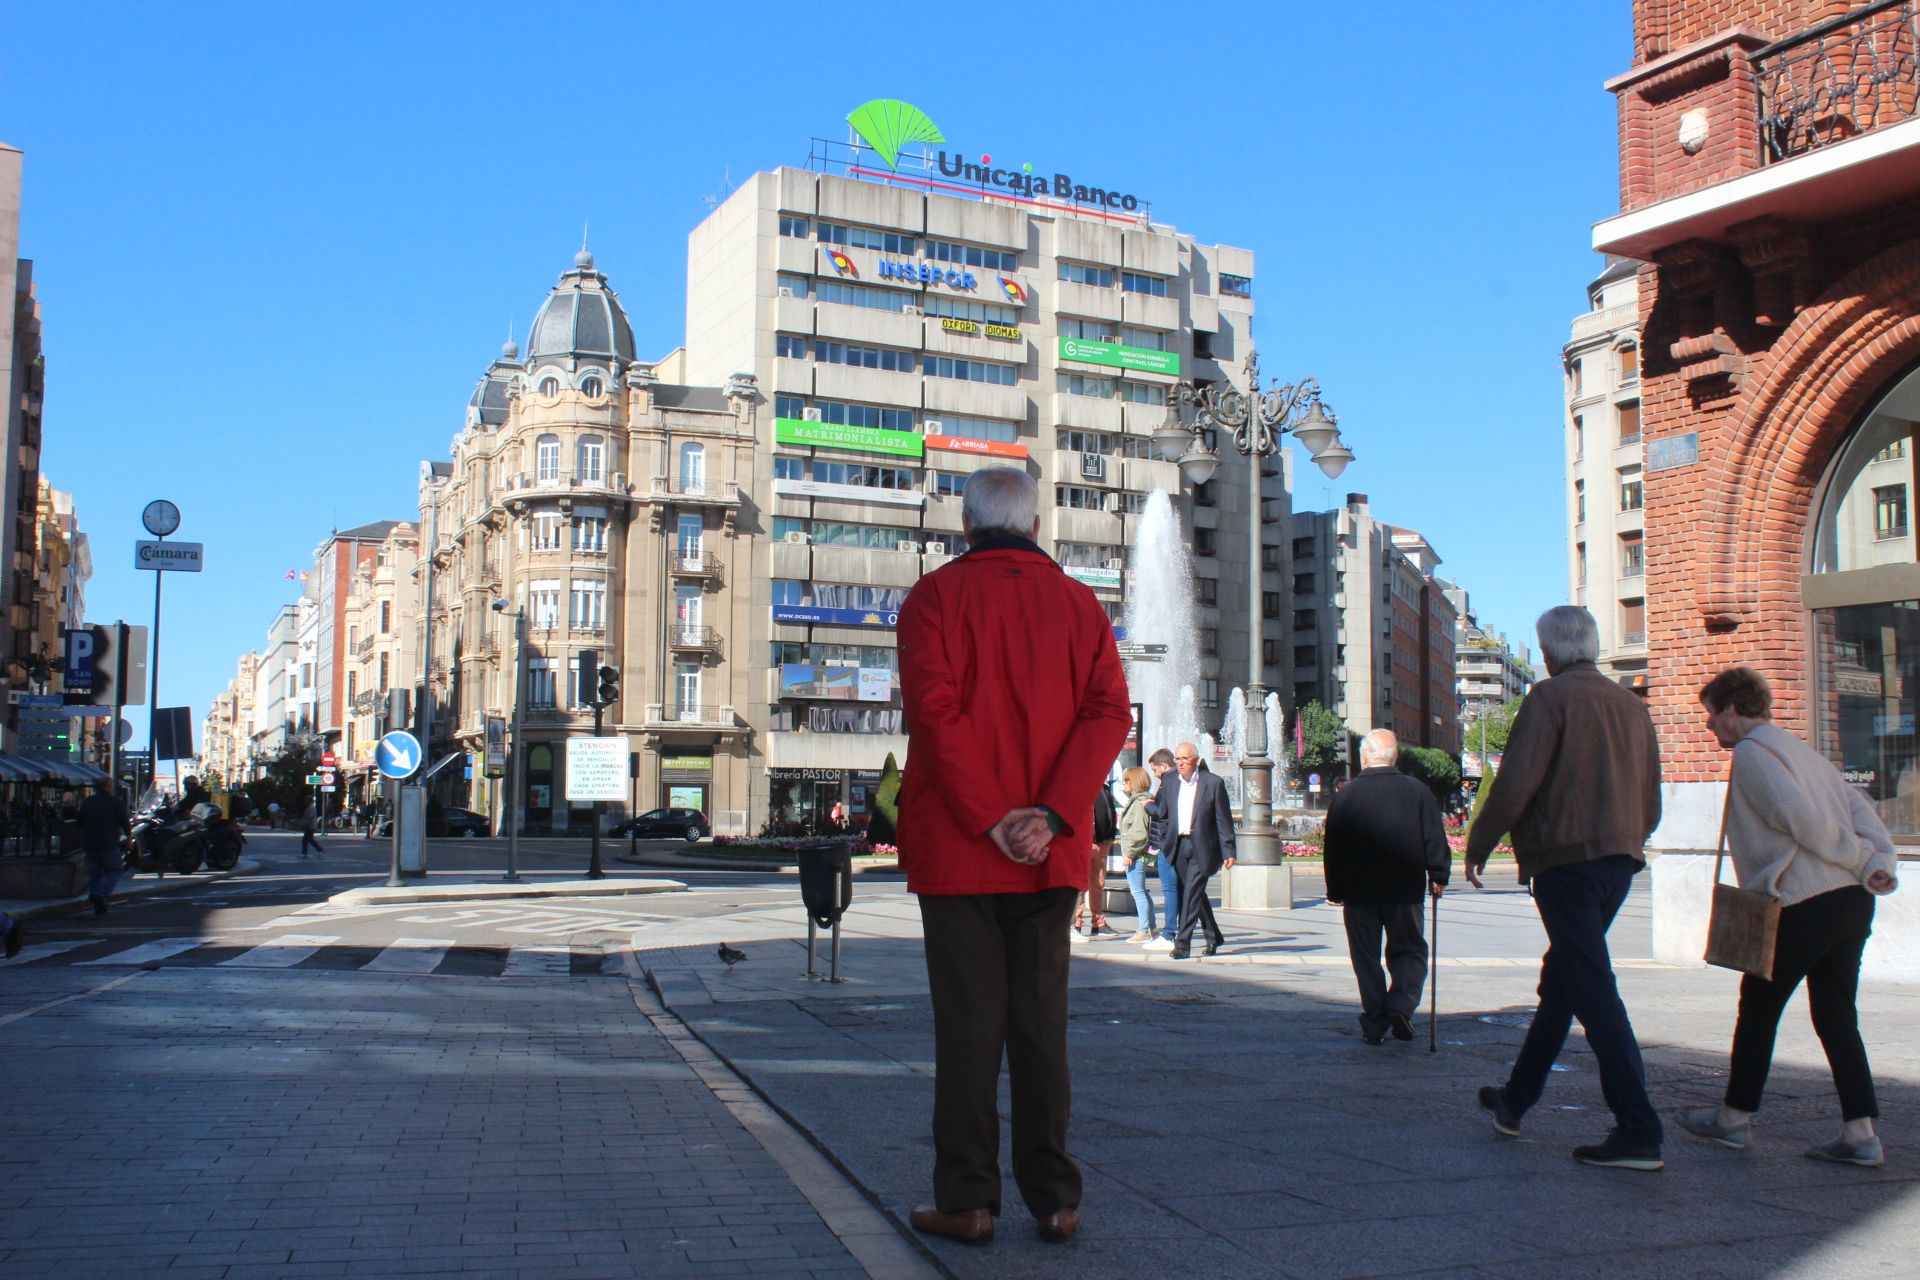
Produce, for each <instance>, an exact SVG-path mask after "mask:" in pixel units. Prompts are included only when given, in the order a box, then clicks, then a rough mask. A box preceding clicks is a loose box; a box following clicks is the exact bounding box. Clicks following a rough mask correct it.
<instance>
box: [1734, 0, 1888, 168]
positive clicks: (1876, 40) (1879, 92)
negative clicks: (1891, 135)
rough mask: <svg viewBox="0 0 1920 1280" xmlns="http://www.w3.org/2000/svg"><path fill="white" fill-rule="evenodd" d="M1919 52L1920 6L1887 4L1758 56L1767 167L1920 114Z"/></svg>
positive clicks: (1857, 12)
mask: <svg viewBox="0 0 1920 1280" xmlns="http://www.w3.org/2000/svg"><path fill="white" fill-rule="evenodd" d="M1917 45H1920V0H1881V2H1880V3H1878V4H1869V5H1865V6H1863V7H1862V8H1859V9H1856V10H1854V11H1853V12H1851V13H1846V14H1842V15H1840V16H1839V17H1837V18H1833V19H1830V20H1828V21H1826V22H1822V23H1819V24H1817V25H1815V26H1812V27H1809V28H1807V30H1805V31H1802V32H1801V33H1800V34H1798V35H1795V36H1789V37H1788V38H1787V39H1785V40H1780V41H1777V42H1775V43H1773V44H1770V45H1768V46H1766V47H1765V48H1764V49H1758V50H1756V51H1755V52H1754V54H1753V73H1754V81H1755V85H1756V87H1757V90H1758V93H1759V99H1760V101H1759V111H1760V146H1761V152H1762V159H1763V161H1764V162H1765V163H1767V164H1775V163H1778V162H1779V161H1782V160H1790V159H1792V158H1793V157H1794V156H1797V155H1804V154H1806V153H1807V152H1809V151H1813V150H1816V149H1818V148H1820V147H1825V146H1831V145H1833V144H1834V143H1836V142H1845V141H1846V140H1847V139H1849V138H1854V137H1858V136H1859V135H1861V134H1863V133H1867V132H1870V131H1872V130H1874V129H1880V128H1885V127H1886V126H1888V125H1894V124H1898V123H1900V122H1901V121H1903V120H1911V119H1913V118H1914V116H1915V115H1916V114H1920V61H1916V46H1917Z"/></svg>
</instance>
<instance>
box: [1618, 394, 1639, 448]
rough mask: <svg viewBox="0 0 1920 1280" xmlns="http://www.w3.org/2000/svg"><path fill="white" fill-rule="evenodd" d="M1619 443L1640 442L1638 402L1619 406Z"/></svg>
mask: <svg viewBox="0 0 1920 1280" xmlns="http://www.w3.org/2000/svg"><path fill="white" fill-rule="evenodd" d="M1620 443H1621V444H1639V443H1640V402H1639V401H1638V400H1635V401H1634V402H1633V403H1632V404H1623V405H1621V406H1620Z"/></svg>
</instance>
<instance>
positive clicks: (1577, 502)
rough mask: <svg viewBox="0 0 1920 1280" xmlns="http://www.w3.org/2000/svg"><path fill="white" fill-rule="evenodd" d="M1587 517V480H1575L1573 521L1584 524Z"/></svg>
mask: <svg viewBox="0 0 1920 1280" xmlns="http://www.w3.org/2000/svg"><path fill="white" fill-rule="evenodd" d="M1586 518H1587V482H1586V481H1585V480H1575V481H1574V482H1573V522H1574V523H1575V524H1582V523H1585V521H1586Z"/></svg>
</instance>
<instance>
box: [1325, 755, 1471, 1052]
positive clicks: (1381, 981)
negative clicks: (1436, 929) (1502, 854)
mask: <svg viewBox="0 0 1920 1280" xmlns="http://www.w3.org/2000/svg"><path fill="white" fill-rule="evenodd" d="M1399 758H1400V741H1399V739H1397V738H1395V737H1394V736H1393V734H1392V733H1390V732H1388V731H1387V730H1385V729H1375V730H1374V731H1373V732H1372V733H1369V734H1368V735H1367V736H1366V737H1365V738H1363V739H1361V742H1360V766H1361V768H1360V776H1359V777H1357V778H1355V779H1354V780H1353V781H1352V782H1349V783H1348V784H1347V785H1346V786H1344V787H1342V788H1340V790H1339V791H1338V792H1336V793H1335V794H1334V797H1333V804H1332V805H1331V806H1329V807H1328V809H1327V833H1326V875H1327V901H1328V902H1337V903H1341V904H1344V906H1345V916H1346V924H1347V953H1348V955H1349V956H1350V957H1351V958H1352V961H1353V976H1354V977H1355V979H1357V980H1358V982H1359V984H1360V1034H1361V1036H1362V1037H1363V1038H1364V1039H1365V1040H1366V1042H1367V1043H1368V1044H1379V1043H1380V1042H1381V1041H1382V1040H1383V1039H1385V1038H1386V1034H1387V1032H1388V1031H1392V1032H1393V1038H1394V1039H1396V1040H1411V1039H1413V1014H1414V1013H1415V1011H1417V1010H1418V1009H1419V1008H1420V988H1421V987H1422V986H1423V985H1424V984H1425V983H1426V980H1427V940H1426V937H1425V935H1424V930H1423V925H1424V922H1423V921H1422V920H1421V918H1420V914H1421V913H1420V908H1421V905H1422V903H1423V902H1424V900H1425V898H1426V896H1427V894H1428V893H1431V894H1432V895H1433V897H1434V898H1435V899H1438V898H1439V897H1440V895H1441V894H1442V893H1443V892H1445V890H1446V884H1447V877H1448V874H1449V873H1450V871H1451V870H1452V866H1453V858H1452V854H1451V852H1450V851H1449V850H1448V848H1447V833H1446V828H1445V827H1443V826H1442V825H1441V822H1440V802H1439V801H1437V800H1435V799H1434V798H1433V792H1432V791H1431V790H1429V789H1428V788H1427V785H1426V784H1425V783H1423V782H1421V781H1420V780H1418V779H1417V778H1412V777H1409V776H1408V775H1406V774H1404V773H1401V772H1400V771H1399V769H1397V768H1395V767H1394V765H1395V762H1396V761H1397V760H1399ZM1383 934H1384V935H1385V939H1386V951H1387V972H1386V973H1382V972H1381V969H1380V944H1381V937H1382V935H1383ZM1388 974H1391V976H1392V978H1393V985H1392V986H1391V987H1389V986H1388V985H1387V977H1388Z"/></svg>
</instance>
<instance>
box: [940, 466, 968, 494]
mask: <svg viewBox="0 0 1920 1280" xmlns="http://www.w3.org/2000/svg"><path fill="white" fill-rule="evenodd" d="M966 487H967V478H966V477H965V476H960V475H955V474H954V473H953V472H951V471H936V472H934V473H933V492H934V496H935V497H939V498H957V497H959V496H960V494H961V492H962V491H963V490H965V489H966Z"/></svg>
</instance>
